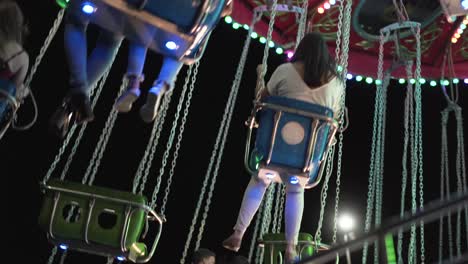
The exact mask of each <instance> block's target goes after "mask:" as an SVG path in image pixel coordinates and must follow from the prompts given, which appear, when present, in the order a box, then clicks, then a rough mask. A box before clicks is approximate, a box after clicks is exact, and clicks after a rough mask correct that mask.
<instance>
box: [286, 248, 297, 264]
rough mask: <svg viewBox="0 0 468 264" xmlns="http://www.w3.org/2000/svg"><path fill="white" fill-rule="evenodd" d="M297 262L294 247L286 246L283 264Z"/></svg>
mask: <svg viewBox="0 0 468 264" xmlns="http://www.w3.org/2000/svg"><path fill="white" fill-rule="evenodd" d="M298 260H299V256H298V255H297V251H296V248H295V247H294V246H287V247H286V250H285V251H284V263H286V264H293V263H295V262H296V261H298Z"/></svg>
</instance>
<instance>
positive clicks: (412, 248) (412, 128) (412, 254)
mask: <svg viewBox="0 0 468 264" xmlns="http://www.w3.org/2000/svg"><path fill="white" fill-rule="evenodd" d="M408 78H413V76H412V73H411V72H410V75H409V76H408ZM413 104H414V91H413V94H412V96H411V104H410V146H411V152H410V153H411V212H412V213H415V212H416V206H417V205H416V169H417V160H416V161H415V156H416V151H415V145H416V137H415V133H416V132H415V130H416V128H415V110H414V108H415V107H414V106H413ZM415 253H416V225H415V224H412V225H411V230H410V242H409V248H408V263H413V262H414V258H415Z"/></svg>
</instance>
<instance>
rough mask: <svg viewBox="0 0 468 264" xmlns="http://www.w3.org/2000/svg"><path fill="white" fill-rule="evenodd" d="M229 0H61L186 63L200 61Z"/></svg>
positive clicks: (95, 20)
mask: <svg viewBox="0 0 468 264" xmlns="http://www.w3.org/2000/svg"><path fill="white" fill-rule="evenodd" d="M226 1H227V0H170V1H162V0H71V1H70V0H68V1H67V0H57V2H58V4H59V5H60V6H67V9H68V11H69V12H73V14H74V15H77V16H78V17H82V18H84V19H87V20H89V21H91V23H94V24H97V25H99V26H101V27H103V28H106V29H108V30H109V31H112V32H115V33H117V34H121V35H123V36H125V37H126V38H128V39H130V40H133V41H136V42H139V43H142V44H144V45H146V46H147V47H148V48H150V49H152V50H154V51H156V52H158V53H160V54H162V55H164V56H169V57H172V58H174V59H177V60H179V61H182V62H184V63H185V64H191V63H193V62H194V61H196V60H198V59H199V57H200V55H201V54H202V53H203V49H204V46H205V44H206V41H207V39H208V37H209V34H210V32H211V31H212V30H213V29H214V27H215V26H216V24H217V23H218V21H219V19H220V17H221V13H222V11H223V9H224V6H225V3H226Z"/></svg>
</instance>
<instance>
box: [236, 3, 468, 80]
mask: <svg viewBox="0 0 468 264" xmlns="http://www.w3.org/2000/svg"><path fill="white" fill-rule="evenodd" d="M291 2H292V4H293V5H296V6H300V5H301V3H302V1H298V0H292V1H291ZM327 2H328V1H323V0H309V3H308V13H307V17H308V30H310V31H317V32H321V33H322V34H323V36H324V37H325V38H326V39H327V42H328V44H329V48H330V51H331V53H332V54H334V49H335V46H336V44H335V43H336V36H337V31H338V27H337V24H338V18H339V13H340V8H339V5H338V4H334V5H331V7H330V8H328V9H323V10H324V12H323V13H321V12H319V11H318V9H319V8H320V7H322V8H323V6H324V3H327ZM337 2H338V1H337ZM403 2H404V4H405V9H406V11H407V13H408V16H409V18H410V20H411V21H414V22H418V23H420V25H421V32H420V40H421V63H422V76H424V77H430V78H439V77H441V76H443V74H442V69H441V68H442V65H443V62H444V54H445V50H446V48H447V47H449V46H450V45H451V47H452V54H453V62H454V68H455V73H456V74H457V76H458V77H461V78H467V77H468V34H467V33H466V31H461V32H458V31H459V30H460V28H462V29H463V28H464V27H465V24H464V23H463V21H464V20H465V23H467V22H468V19H465V16H459V17H456V19H455V21H453V22H449V21H448V20H447V17H446V16H445V14H444V12H443V10H442V8H441V7H440V4H439V1H438V0H406V1H403ZM278 3H279V4H287V1H283V0H279V2H278ZM263 5H266V0H235V4H234V11H233V13H232V17H233V19H234V20H235V21H237V22H238V23H241V24H248V25H250V23H251V21H252V16H253V13H254V10H255V8H257V7H259V6H263ZM269 18H270V16H269V14H268V13H266V14H265V15H264V16H263V17H262V20H261V21H260V22H259V23H257V24H256V26H255V31H256V32H258V33H259V34H260V35H262V36H266V34H267V30H268V23H269ZM297 19H298V16H297V14H296V13H293V12H278V13H277V15H276V19H275V25H274V32H273V41H274V42H275V43H277V44H278V45H281V46H282V47H283V48H285V49H291V48H292V47H294V44H295V39H296V34H297V28H298V20H297ZM396 22H398V19H397V15H396V11H395V8H394V5H393V1H391V0H355V1H353V8H352V14H351V33H350V44H349V65H348V69H349V71H350V72H352V73H354V74H361V75H366V76H376V75H377V64H378V56H379V37H380V36H379V35H380V29H381V28H383V27H385V26H387V25H390V24H393V23H396ZM456 34H459V35H460V36H459V38H458V39H457V41H456V43H452V38H454V36H455V35H456ZM397 35H398V41H397V43H398V45H395V42H394V41H387V42H386V44H385V46H384V51H385V52H384V58H385V67H388V66H389V65H390V64H391V62H392V61H393V60H394V59H395V58H396V54H397V53H398V54H400V55H402V56H406V57H409V58H411V57H413V58H414V56H415V55H416V38H415V37H414V34H412V32H411V31H410V30H408V29H402V30H399V31H398V34H397ZM396 47H398V49H397V48H396ZM405 75H406V74H405V73H404V71H403V70H402V69H400V70H397V71H395V72H394V73H393V76H395V77H404V76H405ZM444 75H445V76H447V74H444Z"/></svg>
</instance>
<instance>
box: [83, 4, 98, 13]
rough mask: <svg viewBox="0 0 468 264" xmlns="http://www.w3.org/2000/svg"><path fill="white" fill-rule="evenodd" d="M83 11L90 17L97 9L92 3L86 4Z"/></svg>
mask: <svg viewBox="0 0 468 264" xmlns="http://www.w3.org/2000/svg"><path fill="white" fill-rule="evenodd" d="M81 10H82V11H83V13H86V14H88V15H90V14H92V13H94V12H95V11H96V7H95V6H94V5H93V4H91V3H90V2H85V3H84V4H83V6H82V7H81Z"/></svg>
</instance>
